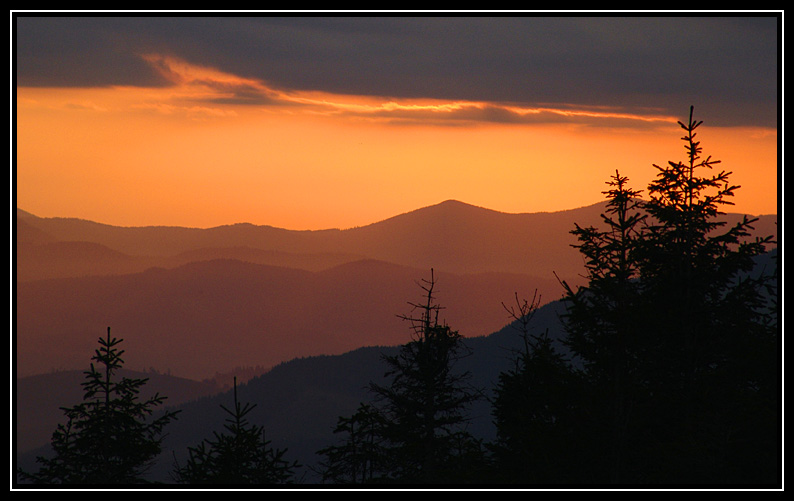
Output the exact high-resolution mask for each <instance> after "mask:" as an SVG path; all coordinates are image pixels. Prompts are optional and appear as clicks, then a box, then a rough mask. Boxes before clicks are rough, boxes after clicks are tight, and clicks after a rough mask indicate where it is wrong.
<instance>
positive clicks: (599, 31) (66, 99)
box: [12, 12, 781, 229]
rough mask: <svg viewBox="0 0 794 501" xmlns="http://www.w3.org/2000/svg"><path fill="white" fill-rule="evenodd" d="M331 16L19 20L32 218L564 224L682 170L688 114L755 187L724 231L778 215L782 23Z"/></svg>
mask: <svg viewBox="0 0 794 501" xmlns="http://www.w3.org/2000/svg"><path fill="white" fill-rule="evenodd" d="M75 15H77V14H75ZM318 15H319V16H321V17H292V18H290V17H275V15H274V14H260V15H256V16H255V15H251V14H246V15H244V16H243V17H230V16H228V15H226V14H224V15H219V16H207V15H204V14H202V15H200V16H198V17H175V18H174V17H160V16H152V15H146V16H144V17H129V16H128V17H98V16H95V15H94V16H88V17H70V16H68V15H63V14H59V15H58V17H40V16H38V15H32V14H31V15H26V14H25V13H24V12H21V13H20V12H17V13H16V16H17V17H14V18H13V20H12V30H14V31H13V33H12V34H13V35H14V38H13V39H12V40H13V43H14V44H15V45H12V60H13V61H14V62H15V65H16V66H15V68H14V80H15V81H14V82H13V84H15V85H16V96H15V97H16V101H15V104H16V110H15V111H16V117H15V118H16V134H17V135H16V152H15V153H16V158H15V166H16V170H15V172H16V178H15V179H14V181H15V184H16V185H15V188H16V193H15V194H16V206H17V207H19V208H21V209H24V210H26V211H29V212H32V213H33V214H36V215H38V216H42V217H55V216H59V217H60V216H63V217H79V218H84V219H90V220H94V221H99V222H103V223H108V224H114V225H123V226H143V225H175V226H191V227H211V226H218V225H222V224H231V223H237V222H250V223H254V224H267V225H272V226H278V227H283V228H290V229H322V228H349V227H353V226H361V225H365V224H369V223H372V222H375V221H378V220H382V219H385V218H388V217H391V216H394V215H397V214H400V213H403V212H407V211H410V210H413V209H417V208H420V207H424V206H428V205H433V204H436V203H439V202H442V201H444V200H448V199H457V200H460V201H463V202H467V203H470V204H474V205H478V206H482V207H487V208H490V209H495V210H499V211H504V212H539V211H557V210H564V209H570V208H575V207H581V206H584V205H589V204H592V203H595V202H598V201H601V200H603V195H602V194H601V192H602V191H603V190H604V189H605V185H604V182H605V181H607V180H608V178H609V176H610V175H612V174H614V172H615V170H616V169H619V170H620V172H621V174H625V175H627V176H629V178H630V182H631V185H632V187H633V188H635V189H643V190H644V189H645V188H646V187H647V184H648V182H649V181H650V180H651V179H652V178H653V177H654V175H655V169H654V168H653V166H652V164H658V165H664V164H666V163H667V162H668V161H670V160H674V161H678V160H683V159H684V154H685V151H684V147H683V142H682V141H681V140H680V138H681V136H682V132H683V131H682V130H681V129H680V128H679V126H678V125H677V123H676V122H677V121H678V120H682V121H686V119H687V117H688V112H689V106H690V105H694V106H695V118H696V119H699V120H703V121H704V124H703V125H702V126H701V128H700V129H698V130H699V135H698V138H699V139H700V140H702V146H703V148H704V153H705V154H706V155H712V156H713V157H714V158H716V159H719V160H721V162H722V163H721V164H720V165H719V167H722V168H723V169H725V170H728V171H732V172H733V173H734V174H733V176H732V178H731V179H732V181H733V182H734V183H735V184H739V185H741V186H742V188H741V189H740V190H738V192H737V196H736V197H735V199H734V202H735V204H736V205H735V207H732V208H728V209H727V210H729V211H731V212H744V213H749V214H769V213H775V212H777V211H778V174H779V167H778V142H779V141H778V139H779V138H778V110H779V104H780V103H779V97H780V86H779V83H780V82H779V80H780V75H779V63H780V59H781V56H780V54H779V50H780V40H779V22H780V18H779V15H776V14H775V13H769V14H766V15H764V16H759V15H755V16H752V15H750V14H747V15H746V16H742V15H736V14H728V15H726V16H727V17H715V16H709V17H702V18H696V17H688V16H684V17H680V16H679V17H659V16H655V17H648V18H645V17H592V16H587V15H584V16H583V17H556V16H548V15H547V16H542V17H538V16H537V15H532V14H529V13H511V14H488V13H485V14H482V15H478V16H473V15H465V16H452V15H443V16H440V17H411V16H408V17H395V16H393V15H389V16H386V17H341V16H339V15H338V14H323V13H320V14H318ZM12 104H14V103H13V102H12Z"/></svg>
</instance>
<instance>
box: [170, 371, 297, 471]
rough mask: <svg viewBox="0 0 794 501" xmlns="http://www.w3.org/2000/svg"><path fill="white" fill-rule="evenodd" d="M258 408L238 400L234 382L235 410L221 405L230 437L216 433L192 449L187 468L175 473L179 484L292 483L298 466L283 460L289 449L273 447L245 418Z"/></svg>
mask: <svg viewBox="0 0 794 501" xmlns="http://www.w3.org/2000/svg"><path fill="white" fill-rule="evenodd" d="M255 407H256V405H255V404H254V405H251V404H249V403H246V404H245V405H242V404H240V402H239V401H238V400H237V378H234V410H229V409H227V408H226V407H225V406H223V405H221V409H223V410H224V411H225V412H226V413H227V414H229V416H230V417H229V418H227V419H226V424H224V428H225V429H226V431H227V432H228V433H218V432H213V435H214V438H213V439H206V440H204V441H202V442H201V443H200V444H199V445H198V446H196V447H189V448H188V453H189V457H188V460H187V463H186V464H185V466H183V467H180V466H177V468H176V471H175V476H176V479H177V481H178V482H179V483H185V484H216V485H264V484H286V483H291V481H292V479H293V476H294V470H295V468H297V467H298V466H299V465H298V463H297V462H289V461H287V460H286V459H284V455H285V454H286V452H287V451H286V449H275V448H273V447H271V445H270V440H266V439H265V430H264V428H263V427H262V426H257V425H254V424H250V423H249V422H248V419H247V418H246V416H247V415H248V413H249V412H251V411H252V410H254V408H255Z"/></svg>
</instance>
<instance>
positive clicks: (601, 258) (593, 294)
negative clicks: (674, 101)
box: [561, 171, 645, 483]
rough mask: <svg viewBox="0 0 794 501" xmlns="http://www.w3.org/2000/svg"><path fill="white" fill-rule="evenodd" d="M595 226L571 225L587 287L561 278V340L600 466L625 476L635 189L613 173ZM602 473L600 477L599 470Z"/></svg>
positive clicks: (634, 319)
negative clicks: (578, 368) (586, 400)
mask: <svg viewBox="0 0 794 501" xmlns="http://www.w3.org/2000/svg"><path fill="white" fill-rule="evenodd" d="M607 184H608V185H609V186H610V189H609V190H607V191H605V192H603V193H604V194H605V195H606V198H607V201H608V202H607V206H606V210H605V212H604V213H603V214H601V220H602V221H601V222H602V224H601V227H600V228H597V227H594V226H591V227H581V226H579V225H578V224H576V225H575V229H574V230H573V231H571V233H572V234H574V235H575V236H576V237H577V239H578V241H579V243H578V244H576V245H574V247H575V248H577V249H579V252H581V254H582V255H583V257H584V259H585V269H586V271H587V274H586V278H587V280H588V284H587V286H586V287H579V288H577V289H576V290H574V289H573V288H572V287H570V286H569V285H568V283H567V282H565V281H564V280H563V281H562V282H561V283H562V285H563V287H564V289H565V297H564V300H565V302H566V306H567V311H566V313H565V314H564V315H563V322H564V324H565V327H566V332H567V336H566V338H565V341H564V342H565V344H566V345H567V346H568V347H569V349H570V350H571V352H572V353H573V354H574V355H575V357H576V359H577V361H578V362H579V363H581V365H582V369H583V372H582V375H583V379H582V382H583V383H584V384H585V385H586V386H587V394H588V395H589V396H590V400H591V403H592V405H590V414H591V422H593V423H595V429H594V430H593V433H592V434H591V437H590V438H589V440H591V441H593V443H592V448H598V449H600V450H601V451H603V455H602V457H601V458H600V463H599V464H600V465H601V466H602V467H603V468H604V471H602V472H601V473H599V476H605V475H608V476H609V479H610V481H611V482H613V483H620V482H621V481H622V480H623V478H624V469H625V468H626V464H627V463H631V462H632V461H627V458H626V454H627V453H628V452H629V451H628V450H627V440H628V434H629V428H630V427H631V425H632V424H633V423H632V422H631V419H630V416H631V409H632V407H633V405H634V400H635V398H636V395H637V391H638V388H637V381H636V379H635V376H636V371H637V367H636V365H637V359H636V356H635V354H636V346H637V343H638V340H639V337H640V336H641V335H642V320H641V319H640V318H639V317H638V316H637V313H638V312H639V311H641V308H639V306H638V305H639V303H638V301H639V299H640V295H639V282H638V280H637V278H638V276H639V269H638V263H637V255H636V254H637V249H638V246H639V245H640V242H641V240H642V234H641V231H642V227H641V224H642V223H643V221H644V220H645V215H644V214H643V213H642V212H641V211H640V206H641V200H640V198H639V194H640V192H638V191H635V190H632V189H631V188H629V187H628V178H627V177H625V176H621V175H620V173H619V172H617V171H616V172H615V175H614V176H612V178H611V180H610V181H608V182H607ZM602 478H603V477H602Z"/></svg>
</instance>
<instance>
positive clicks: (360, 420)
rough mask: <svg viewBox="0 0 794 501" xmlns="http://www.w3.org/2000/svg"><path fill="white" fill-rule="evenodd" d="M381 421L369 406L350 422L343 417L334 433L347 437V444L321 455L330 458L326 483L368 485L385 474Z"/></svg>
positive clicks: (361, 407) (362, 406)
mask: <svg viewBox="0 0 794 501" xmlns="http://www.w3.org/2000/svg"><path fill="white" fill-rule="evenodd" d="M380 418H381V416H380V414H379V413H378V412H376V411H375V409H374V408H373V407H372V406H371V405H369V404H365V403H362V404H360V405H359V407H358V409H357V410H356V412H355V413H353V415H352V416H350V417H349V418H346V417H339V419H338V421H337V425H336V428H335V429H334V433H335V434H337V433H338V434H344V436H345V440H344V442H343V443H341V444H339V445H332V446H329V447H326V448H324V449H322V450H320V451H318V452H317V454H319V455H321V456H325V458H326V459H325V461H324V462H323V463H322V465H321V467H322V477H323V482H331V483H335V484H366V483H373V482H374V481H376V480H377V479H379V478H381V477H382V476H383V475H384V474H385V472H384V470H383V467H382V465H384V464H385V463H386V461H385V459H384V457H383V455H384V449H383V446H382V443H381V440H380V436H381V432H380V430H381V424H382V423H381V419H380Z"/></svg>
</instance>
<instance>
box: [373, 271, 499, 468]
mask: <svg viewBox="0 0 794 501" xmlns="http://www.w3.org/2000/svg"><path fill="white" fill-rule="evenodd" d="M421 286H422V288H423V290H424V291H425V301H424V303H422V304H412V306H413V307H414V308H415V309H416V310H418V311H419V312H420V315H419V317H403V318H405V319H406V320H409V321H411V322H412V327H413V331H414V339H413V340H412V341H410V342H409V343H407V344H405V345H403V346H402V347H401V348H400V351H399V353H398V354H396V355H394V356H384V357H383V360H384V361H385V363H386V365H387V366H388V371H387V373H386V377H387V378H388V379H390V383H389V384H388V385H384V386H381V385H378V384H374V383H373V384H371V385H370V389H371V391H372V392H373V393H374V395H375V404H376V408H377V411H378V412H379V414H380V420H381V426H380V428H379V429H378V432H379V434H380V439H381V440H382V443H383V447H384V451H385V460H386V463H385V464H383V467H384V468H386V469H387V471H388V474H387V475H386V480H391V481H398V482H406V483H417V484H430V483H458V482H467V481H476V479H477V476H476V473H477V472H478V470H479V469H481V468H482V466H483V464H482V461H484V454H483V451H482V447H481V444H480V443H479V441H477V440H475V439H474V438H473V437H472V436H471V435H470V434H469V433H468V432H467V431H466V424H467V421H468V417H467V415H466V410H467V408H468V406H469V405H470V404H471V403H472V402H474V401H475V400H476V399H478V398H479V397H480V393H479V392H478V391H476V390H475V389H473V388H471V387H470V386H469V385H468V383H467V380H468V378H469V374H468V373H465V372H463V373H460V372H456V371H455V369H454V365H455V363H456V361H457V360H458V359H459V358H460V357H461V356H462V355H463V354H464V350H465V347H464V345H463V343H462V339H461V336H460V334H459V333H458V332H456V331H453V330H452V329H450V328H449V327H448V326H446V325H441V324H439V323H438V313H439V310H440V306H439V305H438V304H436V303H435V297H434V295H433V294H434V288H435V277H434V275H433V273H432V270H431V278H430V280H429V281H428V280H424V281H423V284H422V285H421Z"/></svg>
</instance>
